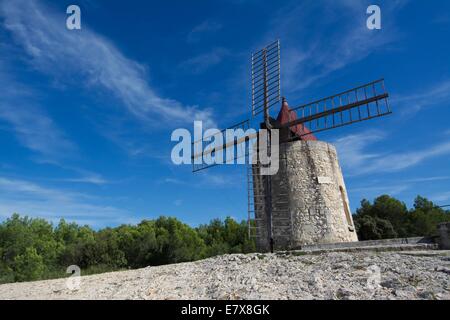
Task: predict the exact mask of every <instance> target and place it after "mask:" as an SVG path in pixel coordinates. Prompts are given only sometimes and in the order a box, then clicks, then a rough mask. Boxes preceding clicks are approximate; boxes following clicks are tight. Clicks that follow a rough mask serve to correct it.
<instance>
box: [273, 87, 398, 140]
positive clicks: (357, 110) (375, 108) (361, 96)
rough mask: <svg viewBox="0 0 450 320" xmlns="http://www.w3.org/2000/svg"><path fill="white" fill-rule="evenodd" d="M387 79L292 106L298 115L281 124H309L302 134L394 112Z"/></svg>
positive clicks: (293, 125) (286, 125)
mask: <svg viewBox="0 0 450 320" xmlns="http://www.w3.org/2000/svg"><path fill="white" fill-rule="evenodd" d="M388 97H389V94H388V93H387V92H386V88H385V85H384V79H380V80H376V81H373V82H370V83H368V84H365V85H362V86H359V87H356V88H353V89H350V90H347V91H344V92H341V93H338V94H335V95H332V96H329V97H327V98H323V99H320V100H317V101H314V102H310V103H308V104H305V105H301V106H299V107H295V108H292V109H291V110H292V111H295V112H296V114H297V117H298V118H297V119H295V120H294V119H292V120H289V122H288V123H286V124H284V125H282V126H281V127H280V129H281V128H287V127H289V128H291V127H295V126H298V125H300V126H306V128H307V129H308V130H305V133H304V134H303V135H301V136H306V135H309V134H312V133H317V132H321V131H325V130H330V129H334V128H338V127H342V126H345V125H349V124H353V123H356V122H361V121H365V120H369V119H373V118H377V117H382V116H385V115H389V114H391V113H392V111H391V108H390V106H389V102H388Z"/></svg>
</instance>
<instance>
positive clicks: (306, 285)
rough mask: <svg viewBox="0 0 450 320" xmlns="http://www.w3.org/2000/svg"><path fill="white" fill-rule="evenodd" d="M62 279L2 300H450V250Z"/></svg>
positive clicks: (4, 293) (272, 258) (236, 258)
mask: <svg viewBox="0 0 450 320" xmlns="http://www.w3.org/2000/svg"><path fill="white" fill-rule="evenodd" d="M66 281H67V280H66V279H60V280H50V281H39V282H31V283H17V284H7V285H2V286H0V299H446V300H450V251H409V252H352V253H345V252H327V253H321V254H306V255H305V254H299V253H297V254H294V253H291V254H250V255H226V256H220V257H215V258H210V259H206V260H202V261H197V262H191V263H181V264H174V265H167V266H159V267H148V268H145V269H139V270H132V271H124V272H114V273H107V274H101V275H94V276H86V277H82V278H81V284H80V286H79V288H78V289H77V290H73V291H72V290H69V289H68V287H67V283H66ZM73 284H74V283H72V285H73Z"/></svg>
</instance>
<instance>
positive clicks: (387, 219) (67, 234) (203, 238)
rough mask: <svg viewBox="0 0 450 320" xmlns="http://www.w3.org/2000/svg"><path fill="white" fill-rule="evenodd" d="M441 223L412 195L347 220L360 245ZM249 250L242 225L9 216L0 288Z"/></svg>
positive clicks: (2, 231) (383, 199) (366, 207)
mask: <svg viewBox="0 0 450 320" xmlns="http://www.w3.org/2000/svg"><path fill="white" fill-rule="evenodd" d="M444 221H450V212H449V211H444V210H443V209H441V208H438V207H436V206H435V205H434V204H433V203H432V202H431V201H428V200H427V199H425V198H423V197H417V198H416V200H415V202H414V206H413V208H411V209H408V208H407V207H406V205H405V204H404V203H402V202H400V201H399V200H397V199H395V198H392V197H389V196H380V197H378V198H376V199H375V201H374V202H373V203H370V202H369V201H367V200H363V201H362V202H361V207H360V208H358V209H357V211H356V214H355V215H354V223H355V226H356V229H357V232H358V236H359V239H360V240H369V239H385V238H395V237H410V236H428V235H434V234H435V233H436V225H437V224H438V223H439V222H444ZM254 251H255V242H254V238H249V236H248V229H247V222H246V221H242V222H240V223H238V222H236V221H235V220H234V219H232V218H226V219H225V220H223V221H222V220H219V219H215V220H212V221H211V222H210V223H209V224H204V225H200V226H198V227H196V228H192V227H190V226H189V225H187V224H184V223H182V222H181V221H179V220H178V219H176V218H170V217H160V218H158V219H156V220H143V221H142V222H141V223H139V224H138V225H122V226H119V227H116V228H105V229H101V230H94V229H92V228H90V227H89V226H80V225H78V224H76V223H68V222H66V221H65V220H61V221H60V222H59V224H58V225H56V226H53V225H52V224H51V223H50V222H48V221H46V220H44V219H39V218H29V217H23V216H20V215H18V214H13V215H12V216H11V217H10V218H8V219H6V220H5V221H3V222H2V223H1V224H0V283H8V282H17V281H31V280H39V279H50V278H58V277H64V276H67V274H66V268H67V267H68V266H70V265H77V266H79V267H80V268H81V269H82V274H84V275H86V274H92V273H100V272H107V271H115V270H124V269H130V268H133V269H134V268H141V267H147V266H150V265H153V266H155V265H163V264H170V263H178V262H186V261H195V260H199V259H203V258H207V257H211V256H215V255H221V254H227V253H249V252H254Z"/></svg>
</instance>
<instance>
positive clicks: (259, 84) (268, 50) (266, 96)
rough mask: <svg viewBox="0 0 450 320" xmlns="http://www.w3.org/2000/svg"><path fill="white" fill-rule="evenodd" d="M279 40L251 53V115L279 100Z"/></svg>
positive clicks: (267, 108) (268, 107)
mask: <svg viewBox="0 0 450 320" xmlns="http://www.w3.org/2000/svg"><path fill="white" fill-rule="evenodd" d="M280 68H281V62H280V41H279V40H277V41H275V42H273V43H271V44H269V45H268V46H267V47H265V48H263V49H262V50H260V51H258V52H256V53H254V54H253V55H252V117H255V116H257V115H259V114H260V113H262V112H264V111H265V110H267V112H268V111H269V110H270V108H271V107H272V106H274V105H276V104H278V103H279V102H280V100H281V76H280Z"/></svg>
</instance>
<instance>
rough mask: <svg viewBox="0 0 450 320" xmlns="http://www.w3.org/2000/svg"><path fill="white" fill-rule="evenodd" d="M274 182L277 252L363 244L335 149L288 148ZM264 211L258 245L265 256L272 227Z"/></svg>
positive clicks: (304, 144)
mask: <svg viewBox="0 0 450 320" xmlns="http://www.w3.org/2000/svg"><path fill="white" fill-rule="evenodd" d="M255 178H256V179H255V184H256V183H258V182H259V186H261V182H262V181H263V179H264V178H263V177H259V178H258V177H255ZM271 180H272V182H271V185H272V216H273V220H272V221H273V223H272V224H273V239H274V245H275V249H277V250H286V249H293V248H298V247H300V246H303V245H311V244H321V243H338V242H353V241H358V238H357V235H356V231H355V229H354V225H353V219H352V216H351V212H350V207H349V200H348V196H347V191H346V188H345V183H344V179H343V176H342V172H341V168H340V166H339V162H338V158H337V154H336V149H335V148H334V147H333V146H332V145H330V144H328V143H326V142H322V141H294V142H290V143H284V144H282V145H281V146H280V169H279V171H278V174H276V175H275V176H272V177H271ZM260 193H261V194H262V192H261V191H260ZM255 201H256V199H255ZM261 209H262V207H261V208H260V210H258V209H257V210H256V216H257V217H259V218H261V219H262V220H261V221H260V223H259V228H258V229H257V232H258V238H257V245H258V248H259V249H260V250H261V251H267V250H268V243H269V239H270V238H269V237H268V232H267V224H268V221H267V217H265V212H263V211H261ZM257 225H258V223H257Z"/></svg>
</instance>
